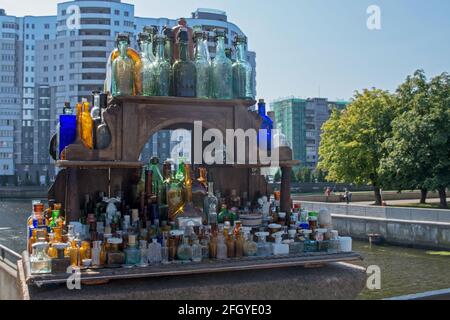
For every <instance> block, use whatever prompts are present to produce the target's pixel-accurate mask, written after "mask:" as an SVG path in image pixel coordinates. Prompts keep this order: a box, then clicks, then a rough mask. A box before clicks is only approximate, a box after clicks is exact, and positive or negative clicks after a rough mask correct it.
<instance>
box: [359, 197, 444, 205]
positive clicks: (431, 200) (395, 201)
mask: <svg viewBox="0 0 450 320" xmlns="http://www.w3.org/2000/svg"><path fill="white" fill-rule="evenodd" d="M439 201H440V200H439V199H427V203H439ZM447 201H448V202H449V203H450V198H448V199H447ZM386 203H387V205H388V206H397V205H402V204H411V203H417V204H419V203H420V200H419V199H417V200H414V199H406V200H389V201H386ZM373 204H374V202H373V201H364V202H352V203H351V205H373Z"/></svg>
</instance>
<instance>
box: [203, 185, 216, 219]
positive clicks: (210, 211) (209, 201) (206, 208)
mask: <svg viewBox="0 0 450 320" xmlns="http://www.w3.org/2000/svg"><path fill="white" fill-rule="evenodd" d="M218 205H219V200H218V199H217V197H216V196H215V195H214V183H212V182H209V183H208V196H207V197H206V198H205V200H204V204H203V213H204V214H205V215H206V217H207V221H208V224H209V225H211V226H216V225H217V223H218V221H217V219H218V217H217V210H218Z"/></svg>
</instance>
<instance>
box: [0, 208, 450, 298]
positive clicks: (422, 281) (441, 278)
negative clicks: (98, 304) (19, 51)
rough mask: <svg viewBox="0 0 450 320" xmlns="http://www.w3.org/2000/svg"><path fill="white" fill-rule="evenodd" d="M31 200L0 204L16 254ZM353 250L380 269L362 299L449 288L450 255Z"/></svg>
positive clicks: (3, 229)
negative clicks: (377, 286)
mask: <svg viewBox="0 0 450 320" xmlns="http://www.w3.org/2000/svg"><path fill="white" fill-rule="evenodd" d="M30 212H31V200H7V201H4V200H0V244H2V245H5V246H7V247H9V248H11V249H13V250H14V251H16V252H22V251H23V250H24V249H25V247H26V228H25V225H26V220H27V218H28V217H29V216H30ZM353 249H354V251H356V252H359V253H360V254H361V255H362V256H363V257H364V261H362V262H361V263H358V264H359V265H361V266H364V267H367V266H372V265H376V266H379V267H380V269H381V290H377V291H370V290H368V289H366V290H364V291H363V292H362V293H361V295H360V296H359V299H383V298H389V297H395V296H400V295H407V294H415V293H422V292H425V291H432V290H440V289H447V288H450V253H449V252H433V251H426V250H419V249H410V248H401V247H393V246H372V247H370V246H369V244H368V243H365V242H358V241H355V242H354V243H353Z"/></svg>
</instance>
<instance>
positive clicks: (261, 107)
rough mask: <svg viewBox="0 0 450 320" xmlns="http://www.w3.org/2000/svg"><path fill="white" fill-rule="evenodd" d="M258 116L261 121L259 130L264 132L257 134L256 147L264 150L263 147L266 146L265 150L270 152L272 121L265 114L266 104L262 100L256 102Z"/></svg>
mask: <svg viewBox="0 0 450 320" xmlns="http://www.w3.org/2000/svg"><path fill="white" fill-rule="evenodd" d="M258 114H259V116H260V117H261V118H262V120H263V122H262V125H261V130H265V132H262V133H261V132H259V133H258V146H259V148H264V146H266V147H267V149H266V150H267V151H270V150H272V130H273V121H272V119H271V118H270V117H268V116H267V114H266V103H265V101H264V99H260V100H259V102H258Z"/></svg>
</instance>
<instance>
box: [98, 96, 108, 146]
mask: <svg viewBox="0 0 450 320" xmlns="http://www.w3.org/2000/svg"><path fill="white" fill-rule="evenodd" d="M107 108H108V96H107V94H106V93H100V110H101V111H100V124H99V125H98V126H97V129H96V130H97V131H96V134H95V137H96V139H95V140H96V144H95V149H97V150H103V149H106V148H107V147H109V145H110V144H111V141H112V137H111V131H110V130H109V127H108V125H107V124H106V122H105V118H104V113H105V112H106V109H107Z"/></svg>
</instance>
